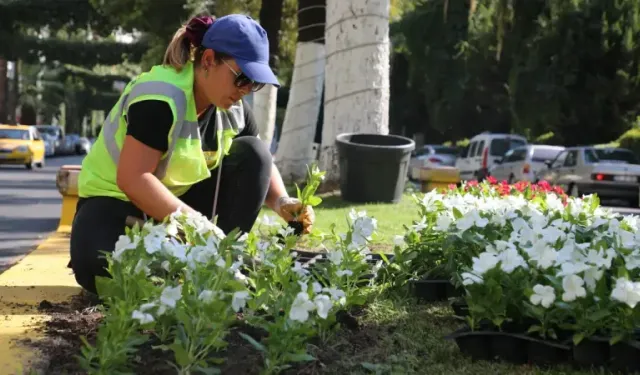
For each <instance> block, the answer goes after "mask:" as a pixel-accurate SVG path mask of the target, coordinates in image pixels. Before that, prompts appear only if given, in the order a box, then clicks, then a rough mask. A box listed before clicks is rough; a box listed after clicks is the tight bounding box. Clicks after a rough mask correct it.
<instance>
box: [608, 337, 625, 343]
mask: <svg viewBox="0 0 640 375" xmlns="http://www.w3.org/2000/svg"><path fill="white" fill-rule="evenodd" d="M623 339H624V335H623V334H618V335H615V336H613V337H612V338H611V340H609V345H615V344H617V343H619V342H620V341H622V340H623Z"/></svg>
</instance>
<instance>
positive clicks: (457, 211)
mask: <svg viewBox="0 0 640 375" xmlns="http://www.w3.org/2000/svg"><path fill="white" fill-rule="evenodd" d="M453 216H454V217H455V218H456V220H457V219H460V218H461V217H462V216H463V215H462V212H460V210H458V209H457V208H455V207H453Z"/></svg>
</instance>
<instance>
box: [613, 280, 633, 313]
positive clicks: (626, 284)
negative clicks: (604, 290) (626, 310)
mask: <svg viewBox="0 0 640 375" xmlns="http://www.w3.org/2000/svg"><path fill="white" fill-rule="evenodd" d="M611 299H614V300H616V301H619V302H622V303H625V304H627V306H629V307H631V308H632V309H633V308H635V307H636V305H637V304H638V302H640V283H637V282H632V281H629V280H628V279H626V278H624V277H621V278H619V279H617V280H616V287H615V288H614V289H613V291H611Z"/></svg>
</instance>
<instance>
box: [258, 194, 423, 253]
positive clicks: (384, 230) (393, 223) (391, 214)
mask: <svg viewBox="0 0 640 375" xmlns="http://www.w3.org/2000/svg"><path fill="white" fill-rule="evenodd" d="M351 209H355V210H356V211H362V210H365V211H367V214H368V216H371V217H374V218H376V219H377V220H378V230H377V236H376V237H374V239H373V241H372V242H373V243H375V244H391V243H392V242H393V237H394V236H395V235H397V234H403V233H404V231H405V229H404V227H403V225H411V224H412V221H413V220H417V219H418V208H417V206H416V205H415V203H414V202H413V200H412V199H411V195H410V194H405V195H404V196H403V197H402V200H401V201H400V202H398V203H396V204H393V203H388V204H387V203H371V204H353V203H349V202H346V201H344V200H342V199H341V198H340V195H331V196H328V197H324V198H323V201H322V203H321V204H320V205H319V206H318V207H315V213H316V222H315V228H317V229H318V230H320V231H322V232H325V233H328V232H330V231H331V226H332V225H333V224H335V225H336V230H337V231H338V232H344V231H345V230H346V228H347V221H346V220H347V217H348V216H349V211H351ZM265 213H266V214H267V215H275V213H274V212H273V211H271V210H269V209H268V208H263V210H262V212H261V213H260V217H262V215H263V214H265Z"/></svg>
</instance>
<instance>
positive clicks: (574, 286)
mask: <svg viewBox="0 0 640 375" xmlns="http://www.w3.org/2000/svg"><path fill="white" fill-rule="evenodd" d="M583 285H584V280H582V279H581V278H580V276H576V275H568V276H565V277H564V278H563V279H562V288H563V289H564V293H562V300H563V301H565V302H571V301H575V299H576V298H578V297H585V296H586V295H587V291H586V290H585V289H584V287H583Z"/></svg>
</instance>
